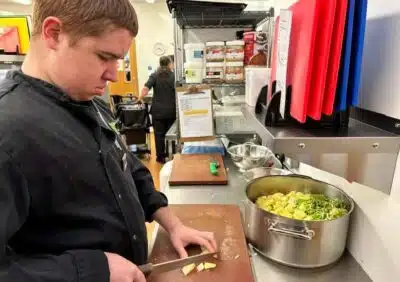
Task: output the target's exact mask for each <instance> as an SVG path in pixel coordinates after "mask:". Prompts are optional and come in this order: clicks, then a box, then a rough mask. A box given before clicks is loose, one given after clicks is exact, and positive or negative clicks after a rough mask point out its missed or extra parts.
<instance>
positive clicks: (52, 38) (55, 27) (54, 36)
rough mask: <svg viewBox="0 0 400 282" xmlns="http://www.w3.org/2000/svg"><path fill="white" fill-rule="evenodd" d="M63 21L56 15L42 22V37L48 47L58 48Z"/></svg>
mask: <svg viewBox="0 0 400 282" xmlns="http://www.w3.org/2000/svg"><path fill="white" fill-rule="evenodd" d="M61 28H62V23H61V21H60V19H58V18H56V17H48V18H46V19H45V20H44V21H43V24H42V39H43V40H44V41H45V44H46V46H47V47H48V48H50V49H52V50H57V48H58V44H59V41H60V34H61Z"/></svg>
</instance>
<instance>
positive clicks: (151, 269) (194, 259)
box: [139, 252, 218, 277]
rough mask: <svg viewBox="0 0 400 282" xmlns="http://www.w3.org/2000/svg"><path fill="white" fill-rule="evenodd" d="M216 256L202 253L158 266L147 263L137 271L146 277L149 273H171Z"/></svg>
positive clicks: (215, 253)
mask: <svg viewBox="0 0 400 282" xmlns="http://www.w3.org/2000/svg"><path fill="white" fill-rule="evenodd" d="M217 254H218V252H214V253H203V254H200V255H195V256H190V257H187V258H184V259H177V260H171V261H167V262H163V263H158V264H152V263H148V264H144V265H140V266H139V269H140V271H142V272H143V274H144V275H145V276H146V277H147V276H149V275H150V274H151V273H163V272H168V271H171V270H174V269H178V268H182V267H184V266H186V265H189V264H192V263H200V262H204V260H206V259H210V258H213V257H214V256H215V255H217Z"/></svg>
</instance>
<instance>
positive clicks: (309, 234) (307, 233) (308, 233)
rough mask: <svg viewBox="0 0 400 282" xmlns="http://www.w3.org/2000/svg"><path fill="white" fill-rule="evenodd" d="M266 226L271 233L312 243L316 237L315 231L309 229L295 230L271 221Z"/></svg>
mask: <svg viewBox="0 0 400 282" xmlns="http://www.w3.org/2000/svg"><path fill="white" fill-rule="evenodd" d="M266 224H267V226H268V231H269V232H272V233H276V234H280V235H286V236H290V237H293V238H296V239H301V240H308V241H311V240H312V239H313V238H314V236H315V232H314V230H311V229H308V228H307V227H304V228H303V229H302V230H295V229H291V228H287V227H284V226H282V225H281V226H280V224H279V223H277V222H271V221H269V220H268V222H266Z"/></svg>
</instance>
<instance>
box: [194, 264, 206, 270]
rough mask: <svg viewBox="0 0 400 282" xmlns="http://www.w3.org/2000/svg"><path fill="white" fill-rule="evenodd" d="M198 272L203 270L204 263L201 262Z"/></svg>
mask: <svg viewBox="0 0 400 282" xmlns="http://www.w3.org/2000/svg"><path fill="white" fill-rule="evenodd" d="M196 269H197V272H202V271H203V270H204V269H205V268H204V263H200V264H199V265H198V266H197V267H196Z"/></svg>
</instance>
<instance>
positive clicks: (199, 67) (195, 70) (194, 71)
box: [184, 62, 204, 83]
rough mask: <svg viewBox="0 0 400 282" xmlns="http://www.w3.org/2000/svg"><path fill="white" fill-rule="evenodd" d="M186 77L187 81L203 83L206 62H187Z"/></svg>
mask: <svg viewBox="0 0 400 282" xmlns="http://www.w3.org/2000/svg"><path fill="white" fill-rule="evenodd" d="M184 68H185V78H186V82H187V83H202V82H203V78H204V63H199V62H186V63H185V65H184Z"/></svg>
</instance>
